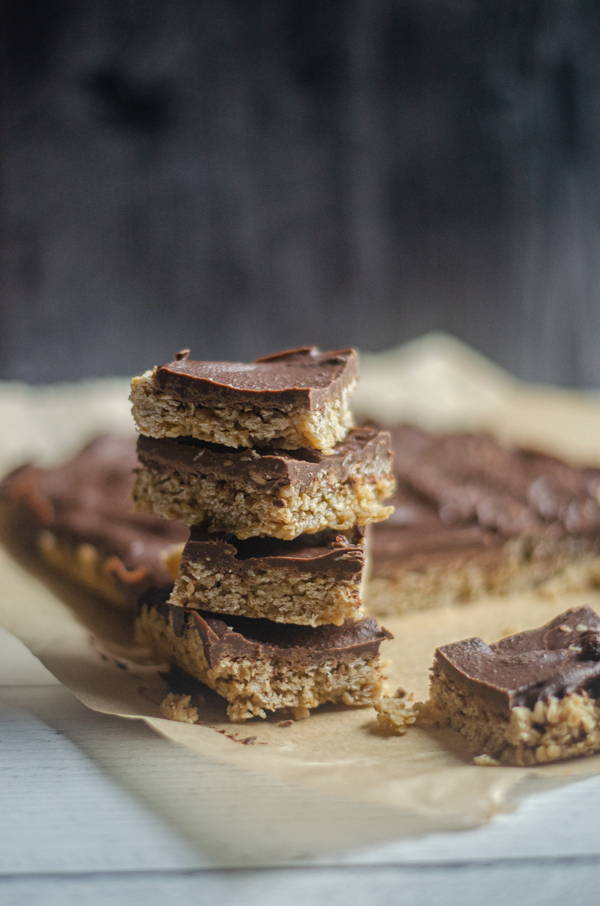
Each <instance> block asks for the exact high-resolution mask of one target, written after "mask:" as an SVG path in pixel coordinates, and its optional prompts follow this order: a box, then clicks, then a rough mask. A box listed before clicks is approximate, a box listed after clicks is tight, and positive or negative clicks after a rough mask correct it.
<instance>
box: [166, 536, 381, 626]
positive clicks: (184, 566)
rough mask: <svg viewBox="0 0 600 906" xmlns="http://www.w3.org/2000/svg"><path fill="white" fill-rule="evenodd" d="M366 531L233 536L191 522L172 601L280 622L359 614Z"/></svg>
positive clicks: (330, 619) (340, 620) (335, 619)
mask: <svg viewBox="0 0 600 906" xmlns="http://www.w3.org/2000/svg"><path fill="white" fill-rule="evenodd" d="M364 561H365V551H364V534H363V532H362V531H361V530H360V529H358V528H355V529H354V530H352V531H350V532H348V533H347V534H345V535H343V534H340V533H339V532H335V531H332V530H331V529H327V530H325V531H323V532H317V533H316V534H313V535H300V536H299V537H298V538H296V539H294V540H293V541H280V540H278V539H276V538H248V539H247V540H245V541H240V540H238V539H237V538H236V537H235V536H234V535H224V534H222V533H219V534H209V533H208V532H207V531H206V530H205V529H202V528H193V529H192V532H191V535H190V539H189V541H188V542H187V544H186V546H185V548H184V551H183V555H182V558H181V564H180V567H179V575H178V577H177V581H176V583H175V588H174V589H173V594H172V595H171V599H170V603H171V604H179V605H181V606H185V607H190V608H196V609H200V610H208V611H211V612H212V611H214V612H217V613H222V614H238V615H240V616H245V617H260V618H264V619H267V620H275V621H276V622H278V623H298V624H302V625H306V626H320V625H322V624H325V623H334V624H336V625H337V626H340V625H341V624H342V623H344V622H345V621H346V620H348V619H358V617H359V614H360V606H361V580H362V574H363V566H364Z"/></svg>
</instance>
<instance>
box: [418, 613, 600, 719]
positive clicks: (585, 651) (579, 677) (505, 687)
mask: <svg viewBox="0 0 600 906" xmlns="http://www.w3.org/2000/svg"><path fill="white" fill-rule="evenodd" d="M433 669H434V673H436V674H438V675H439V674H446V675H447V676H448V677H449V678H450V679H452V680H454V681H455V682H458V683H459V684H461V685H463V686H466V687H467V688H468V689H469V690H470V692H472V693H474V694H476V695H479V696H480V697H481V698H484V699H485V700H486V701H487V702H488V703H489V704H491V705H492V706H493V707H495V708H497V709H498V710H500V711H502V712H504V713H508V712H509V711H510V709H511V708H513V707H515V706H519V705H525V706H526V707H528V708H533V706H534V705H535V703H536V701H539V700H543V701H545V700H546V699H548V698H549V697H550V696H555V697H557V698H562V697H563V696H565V695H570V694H572V693H574V692H587V693H589V694H590V695H591V696H592V697H594V698H596V697H598V696H599V695H600V619H598V617H597V616H596V614H595V613H594V611H593V610H592V609H591V608H589V607H581V608H579V609H577V610H570V611H567V612H566V613H563V614H561V615H560V616H558V617H556V619H555V620H552V621H551V622H550V623H547V624H546V625H545V626H542V627H541V628H540V629H533V630H530V631H529V632H521V633H519V634H518V635H514V636H510V637H509V638H506V639H502V641H500V642H497V643H496V644H495V645H486V644H485V642H482V640H481V639H477V638H474V639H466V640H465V641H462V642H455V643H454V644H452V645H445V646H444V647H443V648H438V650H437V651H436V653H435V661H434V667H433Z"/></svg>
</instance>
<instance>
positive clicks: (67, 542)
mask: <svg viewBox="0 0 600 906" xmlns="http://www.w3.org/2000/svg"><path fill="white" fill-rule="evenodd" d="M136 463H137V457H136V451H135V438H133V437H132V438H121V437H112V436H108V435H107V436H104V437H99V438H97V439H96V440H94V441H92V442H91V443H89V444H88V445H87V446H85V447H84V448H83V449H82V450H81V451H80V452H79V453H77V455H76V456H74V457H73V458H72V459H70V460H69V461H67V462H65V463H63V464H61V465H59V466H56V467H53V468H47V469H43V468H38V467H36V466H33V465H25V466H22V467H21V468H19V469H16V470H15V471H14V472H12V473H11V474H10V475H8V476H7V477H6V478H5V479H4V481H3V482H2V483H1V484H0V501H1V504H2V511H3V513H4V521H5V523H6V531H8V532H9V533H10V534H11V535H12V536H14V537H16V538H17V540H18V541H19V542H20V543H23V542H25V544H29V545H30V546H31V547H33V549H34V550H36V551H37V552H39V553H40V554H41V556H42V557H43V559H44V560H45V561H46V562H47V563H49V564H50V565H52V566H54V567H56V568H58V569H59V570H61V571H62V572H64V573H66V574H67V575H68V576H70V577H71V578H72V579H74V580H75V581H76V582H80V583H81V584H82V585H84V586H86V587H87V588H90V589H91V590H92V591H95V592H97V593H98V594H101V595H102V596H104V597H105V598H107V599H108V600H110V601H112V602H113V603H114V604H118V605H121V606H133V604H135V599H136V597H137V595H138V594H141V593H142V592H143V591H144V590H145V589H147V588H149V587H156V586H158V587H163V588H167V589H169V590H170V589H171V588H172V586H173V581H174V579H175V576H176V575H177V566H178V563H179V557H180V555H181V551H182V549H183V545H184V542H185V541H186V540H187V537H188V534H189V531H188V529H187V528H186V527H185V526H184V525H182V524H181V523H176V522H167V521H165V520H163V519H159V518H158V517H156V516H152V515H150V514H147V513H133V512H132V502H131V489H132V486H133V479H134V475H133V469H134V467H135V465H136Z"/></svg>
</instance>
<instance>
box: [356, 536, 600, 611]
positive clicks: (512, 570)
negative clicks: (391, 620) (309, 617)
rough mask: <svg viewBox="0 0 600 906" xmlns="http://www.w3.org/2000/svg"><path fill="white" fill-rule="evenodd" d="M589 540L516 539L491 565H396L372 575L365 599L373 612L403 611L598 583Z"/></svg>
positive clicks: (462, 561) (598, 561) (599, 572)
mask: <svg viewBox="0 0 600 906" xmlns="http://www.w3.org/2000/svg"><path fill="white" fill-rule="evenodd" d="M596 547H597V546H596V545H593V544H592V543H591V542H588V541H587V540H585V541H581V540H580V539H576V538H567V539H563V540H562V541H559V542H555V543H552V544H551V545H549V544H548V542H546V541H544V542H542V543H539V544H534V545H533V546H532V544H531V543H530V542H526V541H524V540H522V539H514V540H511V541H509V542H508V543H507V544H505V545H504V547H503V548H502V549H500V550H499V551H498V560H497V562H496V563H495V564H494V565H492V566H490V565H489V563H485V564H482V563H481V562H478V560H477V559H476V558H469V557H468V556H457V557H456V558H454V559H452V560H447V559H446V560H443V561H441V562H439V563H435V562H432V563H431V564H430V565H428V566H427V568H426V569H420V570H416V569H404V570H402V569H398V570H397V572H396V573H395V575H393V576H389V577H384V576H373V577H369V579H368V581H367V583H366V587H365V590H364V601H365V606H366V609H367V610H368V611H369V613H374V614H379V615H385V614H402V613H408V612H409V611H414V610H429V609H430V608H434V607H442V606H448V605H453V604H460V603H462V602H466V601H472V600H474V599H476V598H479V597H482V596H483V595H487V594H494V595H505V594H512V593H518V592H525V591H529V590H530V589H533V588H538V589H539V590H540V592H541V593H543V594H547V595H557V594H564V593H566V592H573V591H578V590H582V589H585V588H594V587H598V586H600V555H599V554H598V551H597V549H596Z"/></svg>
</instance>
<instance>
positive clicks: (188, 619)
mask: <svg viewBox="0 0 600 906" xmlns="http://www.w3.org/2000/svg"><path fill="white" fill-rule="evenodd" d="M136 638H137V640H138V642H139V643H140V644H142V645H144V646H146V647H149V648H150V649H151V650H152V651H153V653H154V655H155V656H156V657H157V658H159V659H161V660H166V661H167V662H168V663H169V664H171V665H175V666H177V667H181V668H182V669H183V670H185V671H186V672H187V673H189V674H190V675H191V676H193V677H195V678H196V679H199V680H200V681H201V682H203V683H205V684H206V685H207V686H210V688H211V689H214V690H215V691H216V692H217V693H218V694H219V695H221V696H222V697H223V698H224V699H226V700H227V702H228V708H227V714H228V716H229V719H230V720H233V721H240V720H247V719H248V718H250V717H266V714H267V712H268V711H279V710H280V709H290V708H291V709H292V710H293V711H294V712H295V714H296V716H297V717H305V716H307V715H308V713H309V711H310V710H311V709H312V708H316V707H318V706H319V705H321V704H324V703H325V702H340V703H344V704H346V705H368V704H371V703H372V702H373V701H374V700H375V699H377V698H378V697H379V696H380V695H381V693H382V676H381V666H380V660H379V646H380V644H381V642H382V641H384V639H387V638H391V636H390V634H389V633H388V632H387V631H386V630H385V629H382V628H381V627H380V626H379V625H378V624H377V623H376V621H375V620H373V619H366V620H360V621H358V622H355V621H353V620H351V621H349V622H348V623H345V624H344V625H343V626H340V627H337V626H318V627H316V628H314V629H313V628H312V627H305V626H293V625H283V624H281V623H273V622H271V621H269V620H251V619H245V618H244V617H233V616H229V615H227V616H223V617H219V615H217V614H211V613H207V612H201V611H197V610H190V609H188V608H185V607H178V606H176V605H169V604H167V603H166V601H165V598H164V596H160V595H155V596H152V595H151V594H148V595H147V596H146V599H145V600H143V601H142V602H141V603H140V609H139V614H138V617H137V620H136Z"/></svg>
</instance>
